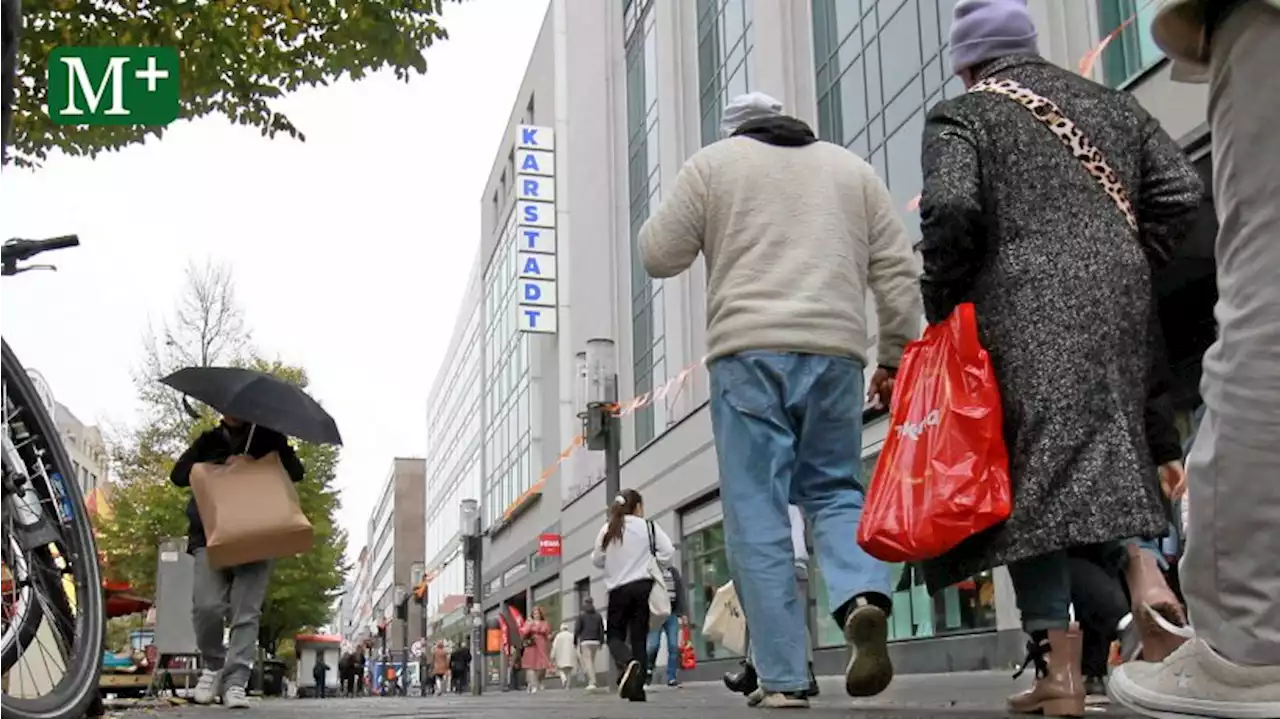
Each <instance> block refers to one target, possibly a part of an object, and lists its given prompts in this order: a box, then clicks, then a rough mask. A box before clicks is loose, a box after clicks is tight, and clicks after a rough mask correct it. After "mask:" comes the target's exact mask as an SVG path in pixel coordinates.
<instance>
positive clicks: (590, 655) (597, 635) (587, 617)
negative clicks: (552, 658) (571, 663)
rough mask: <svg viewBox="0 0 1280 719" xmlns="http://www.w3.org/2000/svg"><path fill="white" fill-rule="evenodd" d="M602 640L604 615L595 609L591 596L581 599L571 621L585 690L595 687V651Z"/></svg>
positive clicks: (598, 648) (597, 650)
mask: <svg viewBox="0 0 1280 719" xmlns="http://www.w3.org/2000/svg"><path fill="white" fill-rule="evenodd" d="M603 641H604V617H602V616H600V612H597V611H596V604H595V601H594V600H592V599H591V597H586V598H584V599H583V600H582V609H581V611H579V612H578V618H577V620H576V621H574V623H573V643H574V644H575V645H577V647H578V654H579V655H580V657H581V662H582V671H584V672H586V674H587V691H591V690H593V689H595V688H596V653H597V652H599V651H600V643H601V642H603Z"/></svg>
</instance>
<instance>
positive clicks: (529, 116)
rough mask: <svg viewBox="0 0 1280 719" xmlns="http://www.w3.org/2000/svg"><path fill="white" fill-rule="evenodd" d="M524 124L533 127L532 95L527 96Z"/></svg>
mask: <svg viewBox="0 0 1280 719" xmlns="http://www.w3.org/2000/svg"><path fill="white" fill-rule="evenodd" d="M524 124H526V125H533V124H535V123H534V122H533V94H532V93H530V94H529V105H528V107H526V108H525V109H524Z"/></svg>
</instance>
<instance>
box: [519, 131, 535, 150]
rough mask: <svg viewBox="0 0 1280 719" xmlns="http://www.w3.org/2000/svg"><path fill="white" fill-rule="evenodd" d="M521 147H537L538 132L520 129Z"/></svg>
mask: <svg viewBox="0 0 1280 719" xmlns="http://www.w3.org/2000/svg"><path fill="white" fill-rule="evenodd" d="M520 144H521V145H535V146H536V145H538V144H539V142H538V131H537V130H536V129H535V128H532V127H524V128H521V129H520Z"/></svg>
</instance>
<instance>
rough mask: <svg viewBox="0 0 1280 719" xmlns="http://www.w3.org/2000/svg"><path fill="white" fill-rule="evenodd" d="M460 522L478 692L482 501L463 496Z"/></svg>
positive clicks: (474, 689) (481, 671)
mask: <svg viewBox="0 0 1280 719" xmlns="http://www.w3.org/2000/svg"><path fill="white" fill-rule="evenodd" d="M459 510H460V512H461V522H460V524H459V527H460V533H461V535H462V558H463V572H462V574H463V580H462V581H463V590H462V591H463V594H464V595H466V602H467V604H466V607H467V615H468V616H469V617H473V620H472V622H471V693H472V694H474V695H479V694H480V693H481V691H482V687H483V685H484V666H483V663H484V646H483V642H482V641H481V640H482V638H483V637H482V633H481V628H482V624H483V622H481V623H477V622H475V621H474V617H475V616H477V615H483V614H484V610H483V608H482V606H481V602H482V600H483V597H482V596H481V589H480V588H481V585H482V577H481V571H482V570H481V559H482V558H483V551H484V545H483V536H482V535H481V533H480V502H479V500H475V499H464V500H462V503H461V506H460V507H459Z"/></svg>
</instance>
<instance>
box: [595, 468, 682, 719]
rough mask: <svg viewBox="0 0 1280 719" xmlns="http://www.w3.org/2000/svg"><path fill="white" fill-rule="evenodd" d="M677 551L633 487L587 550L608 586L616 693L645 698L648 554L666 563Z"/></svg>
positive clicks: (609, 635)
mask: <svg viewBox="0 0 1280 719" xmlns="http://www.w3.org/2000/svg"><path fill="white" fill-rule="evenodd" d="M674 555H675V547H674V546H672V544H671V538H670V537H668V536H667V533H666V532H664V531H662V527H659V526H657V525H655V524H654V523H652V522H647V521H645V519H644V499H643V498H642V497H641V496H640V493H639V492H637V491H635V490H634V489H627V490H624V491H623V492H622V494H619V495H618V496H617V497H615V498H614V500H613V504H612V505H611V506H610V508H609V521H608V522H607V523H606V524H605V526H603V527H601V528H600V534H599V536H597V537H596V543H595V545H594V547H593V548H592V550H591V561H592V563H593V564H595V566H597V567H599V568H601V569H603V570H604V586H605V588H606V589H608V590H609V609H608V613H607V614H606V615H605V616H606V620H607V621H606V628H605V638H606V641H607V643H608V645H609V655H610V656H612V657H613V661H614V664H616V665H617V667H618V676H619V678H618V696H620V697H622V698H623V699H628V700H630V701H633V702H642V701H645V691H644V679H645V669H644V666H643V665H642V662H643V661H644V660H645V657H646V653H647V651H648V649H647V645H648V640H649V591H650V590H651V589H652V588H653V578H652V576H651V575H650V574H649V558H650V557H651V556H652V557H654V558H656V559H657V560H658V563H659V564H667V563H669V562H670V561H671V558H672V556H674Z"/></svg>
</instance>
